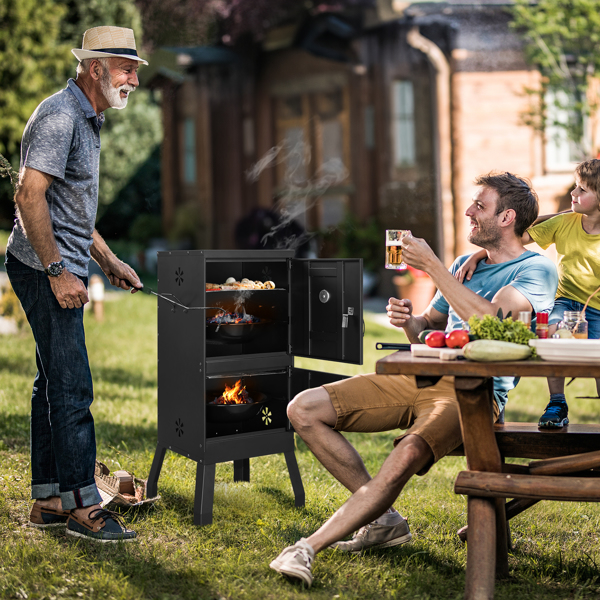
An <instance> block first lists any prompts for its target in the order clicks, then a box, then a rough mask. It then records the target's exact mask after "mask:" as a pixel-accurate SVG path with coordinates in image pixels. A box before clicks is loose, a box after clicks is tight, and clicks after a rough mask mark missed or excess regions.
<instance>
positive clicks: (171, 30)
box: [136, 0, 375, 48]
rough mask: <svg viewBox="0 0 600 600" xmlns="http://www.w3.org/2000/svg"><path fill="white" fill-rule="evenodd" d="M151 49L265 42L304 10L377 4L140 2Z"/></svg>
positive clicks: (352, 0) (356, 0)
mask: <svg viewBox="0 0 600 600" xmlns="http://www.w3.org/2000/svg"><path fill="white" fill-rule="evenodd" d="M136 4H137V6H138V7H139V9H140V14H141V16H142V22H143V28H144V41H145V43H146V44H149V45H150V46H151V47H153V48H155V47H159V46H200V45H206V44H213V43H222V44H226V45H231V44H235V43H237V42H238V40H239V39H240V38H242V37H243V36H246V35H247V36H250V37H252V38H253V39H254V40H261V39H262V38H263V37H264V35H265V33H266V32H267V31H268V30H269V29H271V28H272V27H275V26H276V25H278V24H280V23H281V22H283V21H289V20H292V19H300V18H302V16H303V15H305V14H313V15H314V14H320V13H324V12H341V11H343V10H346V9H348V8H353V7H361V6H373V5H374V4H375V0H306V1H304V2H299V1H298V0H136Z"/></svg>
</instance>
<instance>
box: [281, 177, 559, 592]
mask: <svg viewBox="0 0 600 600" xmlns="http://www.w3.org/2000/svg"><path fill="white" fill-rule="evenodd" d="M476 183H477V185H478V186H479V188H478V190H477V192H476V193H475V195H474V197H473V203H472V205H471V206H470V207H469V208H468V210H467V211H466V216H467V217H468V218H469V220H470V223H471V229H470V232H469V237H468V239H469V241H470V242H471V243H473V244H475V245H477V246H481V247H482V248H484V249H485V250H486V252H487V259H486V260H482V261H481V262H480V263H479V264H478V266H477V269H476V270H475V272H474V274H473V276H472V278H471V280H470V281H467V282H465V283H464V284H462V283H459V281H457V279H455V277H454V276H453V274H454V273H455V271H456V270H457V269H458V268H459V267H460V265H461V264H462V263H463V262H464V261H465V260H466V259H467V256H461V257H459V258H458V259H457V260H456V261H455V262H454V264H453V265H452V267H451V269H450V272H449V271H448V270H447V269H446V268H445V267H444V265H443V264H442V263H441V262H440V261H439V259H438V258H437V257H436V256H435V254H434V253H433V252H432V250H431V248H430V247H429V246H428V245H427V243H426V242H425V241H424V240H422V239H416V238H409V239H408V240H406V241H405V242H403V247H404V250H403V255H404V260H405V261H406V262H407V263H408V264H409V265H412V266H414V267H417V268H419V269H422V270H424V271H426V272H427V273H428V274H429V275H430V277H431V278H432V279H433V281H434V282H435V284H436V286H437V288H438V292H437V294H436V296H435V297H434V299H433V300H432V301H431V303H430V305H429V306H428V307H427V309H426V310H425V312H424V313H423V314H422V315H419V316H415V315H413V314H412V306H411V303H410V301H409V300H397V299H395V298H391V299H390V302H389V304H388V306H387V314H388V316H389V318H390V322H391V323H392V324H393V325H395V326H397V327H402V328H403V329H404V331H405V332H406V335H407V336H408V338H409V340H410V341H411V342H413V343H417V342H418V335H419V333H420V332H422V331H423V330H424V329H445V330H446V331H450V330H452V329H457V328H459V327H461V326H462V321H466V320H467V319H469V317H471V316H472V315H479V316H483V315H485V314H492V315H495V314H496V313H497V311H498V309H500V308H501V309H502V311H503V313H504V314H507V313H508V312H509V311H512V312H513V314H516V313H518V312H519V311H528V312H532V313H536V312H549V311H550V310H551V308H552V304H553V300H554V294H555V292H556V287H557V281H558V280H557V274H556V269H555V267H554V265H553V264H552V262H551V261H550V260H548V259H546V258H544V257H543V256H540V255H539V254H536V253H535V252H530V251H528V250H525V248H524V247H523V244H522V243H521V236H522V235H523V232H524V231H525V229H527V227H529V225H531V224H532V223H533V221H534V220H535V219H536V217H537V214H538V202H537V197H536V196H535V193H534V192H533V190H531V188H530V187H529V185H528V184H527V183H526V182H525V181H524V180H522V179H520V178H518V177H516V176H514V175H512V174H510V173H498V174H489V175H485V176H482V177H479V178H478V179H477V181H476ZM514 385H515V381H514V380H513V378H496V379H495V380H494V397H495V406H494V413H495V415H496V418H497V416H498V414H499V413H500V411H501V410H502V409H503V408H504V404H505V403H506V398H507V396H506V395H507V391H508V390H510V389H512V388H513V387H514ZM288 415H289V418H290V420H291V422H292V424H293V425H294V428H295V430H296V432H297V433H298V434H299V435H300V437H302V439H303V440H304V441H305V442H306V444H307V445H308V447H309V448H310V449H311V450H312V451H313V453H314V454H315V456H316V457H317V458H318V459H319V460H320V461H321V463H322V464H323V465H324V466H325V468H326V469H327V470H328V471H329V472H330V473H331V474H332V475H333V476H334V477H335V478H336V479H337V480H338V481H339V482H340V483H342V484H343V485H344V486H345V487H346V488H348V490H350V492H352V496H351V497H350V498H349V499H348V501H347V502H346V503H345V504H344V505H343V506H342V507H341V508H340V509H338V511H337V512H336V513H335V514H334V515H333V516H332V517H331V518H330V519H329V520H328V521H327V522H326V523H325V524H324V525H323V526H322V527H321V528H320V529H319V530H318V531H316V532H315V533H313V534H312V535H311V536H310V537H308V538H307V539H304V538H303V539H301V540H300V541H298V542H297V543H296V544H294V545H293V546H290V547H288V548H286V549H285V550H284V551H283V552H282V553H281V554H280V555H279V556H278V557H277V558H276V559H275V560H273V562H271V568H272V569H274V570H275V571H277V572H279V573H282V574H284V575H286V576H288V577H290V578H293V579H297V580H300V581H302V582H303V583H305V584H306V585H310V584H311V583H312V579H313V577H312V572H311V567H312V562H313V560H314V556H315V554H316V553H318V552H320V551H321V550H323V549H324V548H327V547H328V546H334V547H337V548H338V549H339V550H342V551H349V552H359V551H361V550H364V549H367V548H375V547H378V548H385V547H390V546H395V545H398V544H403V543H405V542H408V541H410V539H411V534H410V530H409V527H408V523H407V522H406V520H405V519H404V518H403V517H402V516H400V514H399V513H398V512H396V510H394V508H393V507H392V503H393V502H394V501H395V500H396V498H397V497H398V495H399V494H400V492H401V491H402V489H403V487H404V486H405V484H406V483H407V482H408V480H409V479H410V478H411V477H412V476H413V475H415V474H419V475H423V474H425V473H426V472H427V471H428V470H429V468H430V467H431V466H432V464H433V463H435V462H436V461H438V460H439V459H440V458H442V457H443V456H445V455H446V454H448V453H449V452H451V451H452V450H453V449H454V448H456V447H457V446H458V445H459V444H460V443H461V432H460V421H459V410H458V402H457V400H456V396H455V393H454V385H453V378H448V377H443V378H442V379H441V380H440V381H439V382H438V383H437V384H436V385H433V386H431V387H428V388H423V389H419V388H417V386H416V383H415V379H414V377H406V376H385V375H375V374H371V375H359V376H356V377H353V378H351V379H347V380H344V381H340V382H336V383H334V384H328V385H325V386H323V387H319V388H314V389H311V390H306V391H305V392H302V393H301V394H299V395H298V396H296V397H295V398H294V400H293V401H292V402H291V403H290V405H289V408H288ZM397 428H399V429H406V430H407V431H406V432H405V433H404V435H402V436H400V437H398V438H397V439H396V440H395V442H394V445H395V448H394V449H393V450H392V452H391V453H390V455H389V456H388V458H387V459H386V460H385V462H384V463H383V465H382V467H381V470H380V471H379V473H378V474H377V475H376V476H375V477H374V478H371V476H370V475H369V473H368V472H367V470H366V468H365V465H364V464H363V462H362V459H361V457H360V455H359V454H358V453H357V452H356V450H355V449H354V448H353V447H352V446H351V445H350V443H349V442H348V441H347V440H346V439H345V438H344V437H343V436H342V435H341V434H340V433H338V432H340V431H361V432H374V431H388V430H392V429H397ZM357 529H358V532H357V533H356V534H355V535H354V537H353V538H352V539H351V540H349V541H339V540H342V539H343V538H344V537H345V536H347V535H348V534H350V533H351V532H353V531H356V530H357Z"/></svg>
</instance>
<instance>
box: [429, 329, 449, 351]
mask: <svg viewBox="0 0 600 600" xmlns="http://www.w3.org/2000/svg"><path fill="white" fill-rule="evenodd" d="M425 343H426V344H427V345H428V346H429V347H430V348H443V347H444V346H445V345H446V336H445V335H444V332H443V331H432V332H431V333H428V334H427V335H426V336H425Z"/></svg>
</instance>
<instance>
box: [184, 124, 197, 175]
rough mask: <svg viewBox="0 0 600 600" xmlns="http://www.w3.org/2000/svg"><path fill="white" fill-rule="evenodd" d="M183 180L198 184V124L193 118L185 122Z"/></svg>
mask: <svg viewBox="0 0 600 600" xmlns="http://www.w3.org/2000/svg"><path fill="white" fill-rule="evenodd" d="M183 180H184V181H185V183H196V124H195V123H194V119H193V118H191V117H187V118H186V119H185V121H184V122H183Z"/></svg>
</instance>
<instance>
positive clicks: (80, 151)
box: [7, 79, 104, 277]
mask: <svg viewBox="0 0 600 600" xmlns="http://www.w3.org/2000/svg"><path fill="white" fill-rule="evenodd" d="M103 122H104V114H103V113H100V115H98V116H96V113H95V112H94V109H93V108H92V105H91V104H90V102H89V100H88V99H87V98H86V96H85V94H84V93H83V92H82V91H81V90H80V89H79V87H78V86H77V84H76V83H75V81H74V80H73V79H69V82H68V85H67V87H66V88H65V89H64V90H61V91H60V92H57V93H56V94H54V95H53V96H50V97H49V98H46V100H44V101H43V102H42V103H41V104H40V105H39V106H38V107H37V108H36V109H35V112H34V113H33V114H32V115H31V118H30V119H29V121H28V123H27V125H26V127H25V131H24V132H23V139H22V141H21V168H23V167H28V168H31V169H36V170H37V171H41V172H42V173H47V174H48V175H51V176H52V177H53V178H54V179H53V181H52V183H51V184H50V187H49V188H48V189H47V190H46V201H47V202H48V209H49V211H50V219H51V221H52V229H53V231H54V237H55V238H56V243H57V244H58V249H59V251H60V254H61V256H62V258H63V260H64V261H65V264H66V267H67V269H68V270H69V271H71V272H72V273H75V274H76V275H80V276H82V277H87V275H88V263H89V261H90V246H91V245H92V234H93V232H94V227H95V223H96V211H97V209H98V173H99V166H100V128H101V127H102V123H103ZM7 249H8V251H9V252H10V253H11V254H13V255H14V256H15V257H16V258H18V259H19V260H20V261H21V262H23V263H25V264H26V265H28V266H30V267H32V268H33V269H38V270H43V269H44V267H46V266H47V265H42V263H41V262H40V259H39V258H38V256H37V254H36V253H35V251H34V249H33V247H32V246H31V244H30V243H29V240H28V239H27V234H26V232H25V230H24V229H23V225H22V224H21V222H20V220H19V219H16V220H15V226H14V228H13V230H12V234H11V236H10V238H9V240H8V245H7Z"/></svg>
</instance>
